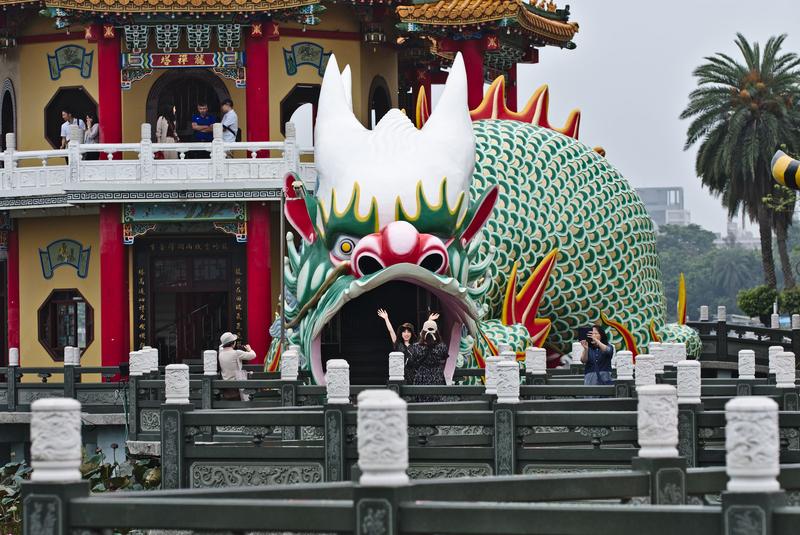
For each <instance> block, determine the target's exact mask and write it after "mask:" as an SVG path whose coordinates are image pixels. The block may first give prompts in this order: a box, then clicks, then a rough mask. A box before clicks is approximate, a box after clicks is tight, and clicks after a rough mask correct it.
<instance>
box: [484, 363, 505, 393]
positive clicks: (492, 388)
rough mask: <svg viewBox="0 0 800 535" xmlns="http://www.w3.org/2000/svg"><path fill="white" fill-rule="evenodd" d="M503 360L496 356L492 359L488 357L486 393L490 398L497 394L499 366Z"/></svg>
mask: <svg viewBox="0 0 800 535" xmlns="http://www.w3.org/2000/svg"><path fill="white" fill-rule="evenodd" d="M501 360H502V359H501V358H500V357H496V356H494V355H492V356H490V357H486V361H485V365H486V369H485V371H484V373H485V384H486V393H487V394H489V395H490V396H494V395H495V394H497V364H498V363H499V362H500V361H501Z"/></svg>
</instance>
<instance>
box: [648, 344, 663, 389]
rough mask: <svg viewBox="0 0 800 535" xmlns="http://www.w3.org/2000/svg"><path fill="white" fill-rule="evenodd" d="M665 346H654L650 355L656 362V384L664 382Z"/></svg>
mask: <svg viewBox="0 0 800 535" xmlns="http://www.w3.org/2000/svg"><path fill="white" fill-rule="evenodd" d="M664 353H665V351H664V346H663V345H661V344H658V345H654V346H653V347H651V348H650V354H651V355H652V356H653V361H654V362H655V374H656V383H657V384H660V383H662V382H664V358H665V356H664Z"/></svg>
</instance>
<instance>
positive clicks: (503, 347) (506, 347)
mask: <svg viewBox="0 0 800 535" xmlns="http://www.w3.org/2000/svg"><path fill="white" fill-rule="evenodd" d="M508 351H511V344H506V343H502V344H497V356H501V355H502V354H503V353H506V352H508Z"/></svg>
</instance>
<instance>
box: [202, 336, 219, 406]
mask: <svg viewBox="0 0 800 535" xmlns="http://www.w3.org/2000/svg"><path fill="white" fill-rule="evenodd" d="M216 378H217V352H216V350H214V349H206V350H205V351H203V378H202V379H201V381H200V399H201V401H202V405H201V406H202V407H203V408H204V409H212V408H214V394H213V393H214V388H213V387H214V379H216Z"/></svg>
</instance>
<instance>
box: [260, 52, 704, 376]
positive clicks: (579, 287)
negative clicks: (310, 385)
mask: <svg viewBox="0 0 800 535" xmlns="http://www.w3.org/2000/svg"><path fill="white" fill-rule="evenodd" d="M502 92H503V87H502V84H499V83H496V84H495V85H493V89H492V91H490V92H489V93H488V94H487V97H486V100H485V101H484V103H483V104H482V105H481V107H480V108H478V109H477V110H473V113H472V116H470V111H469V109H468V106H467V90H466V73H465V70H464V64H463V60H462V58H461V56H460V55H458V56H456V58H455V60H454V62H453V66H452V69H451V71H450V75H449V77H448V80H447V83H446V85H445V88H444V91H443V93H442V95H441V98H440V100H439V102H438V104H437V106H436V108H435V109H434V110H433V112H432V113H431V114H430V115H429V116H428V113H427V111H426V105H425V104H424V103H423V105H421V106H418V108H417V119H418V123H421V122H422V120H421V119H424V125H419V126H421V128H419V127H418V126H417V125H415V124H414V123H412V122H411V120H409V119H408V118H407V116H406V115H405V113H403V112H402V111H400V110H397V109H393V110H391V111H389V112H388V113H387V114H386V115H385V116H384V117H383V118H382V119H381V120H380V121H379V122H378V124H377V125H376V126H375V127H374V128H373V129H372V130H368V129H366V128H364V127H363V126H362V125H361V124H360V123H359V121H358V120H357V119H356V118H355V116H354V115H353V111H352V96H351V79H350V70H349V67H346V68H345V69H344V71H341V72H340V70H339V67H338V64H337V62H336V58H335V57H331V58H330V60H329V63H328V67H327V69H326V71H325V75H324V78H323V82H322V88H321V91H320V97H319V106H318V112H317V119H316V126H315V162H316V167H317V172H318V183H317V186H316V188H315V191H314V192H313V193H310V192H307V191H306V190H305V189H304V188H303V186H302V183H301V182H300V181H298V180H296V179H295V177H293V176H291V175H290V176H288V177H287V179H286V184H285V188H286V204H285V215H286V217H287V220H288V221H289V222H290V224H291V225H292V226H293V227H294V229H295V230H296V232H297V234H298V235H299V238H300V240H301V243H300V244H299V246H298V244H296V243H295V238H294V237H293V235H292V234H291V233H290V234H289V235H287V242H288V247H287V258H286V259H285V288H284V291H285V293H286V309H285V318H286V325H285V327H286V328H287V331H286V333H287V334H286V339H287V342H288V344H296V345H299V347H300V353H301V367H302V368H303V369H306V370H309V371H310V372H311V374H312V376H313V378H314V380H315V381H316V382H317V383H319V384H324V363H325V361H326V360H327V359H328V358H334V357H335V358H347V356H346V355H330V354H325V353H326V350H325V347H324V345H325V344H324V343H323V338H324V336H325V330H326V326H328V324H329V323H331V322H332V321H333V320H334V318H336V317H337V314H342V313H344V310H345V308H346V307H347V306H348V303H351V302H354V301H357V300H359V299H363V298H364V296H365V295H367V294H369V292H373V291H377V290H378V289H379V288H381V287H382V286H384V285H387V284H389V283H398V282H402V283H405V284H408V285H410V286H413V287H415V288H421V289H423V290H424V291H425V292H428V293H429V294H430V295H431V296H433V297H434V298H435V300H436V302H437V304H438V307H439V308H440V312H441V316H440V319H439V323H440V329H439V330H440V332H441V333H442V334H443V338H444V340H445V342H446V343H447V344H448V346H449V358H448V361H447V364H446V367H445V375H446V377H447V378H448V380H450V378H451V377H452V374H453V371H454V369H455V368H456V366H460V367H482V366H483V362H484V361H483V359H484V356H485V355H489V354H496V353H497V350H498V347H499V345H500V344H509V345H510V346H511V347H512V349H513V350H515V351H516V352H517V353H518V355H519V356H522V355H523V354H524V350H525V348H526V347H528V346H529V345H531V344H533V345H536V346H546V347H547V348H548V353H549V354H551V355H552V356H553V357H554V360H553V364H554V365H555V364H556V363H557V359H558V357H559V356H560V355H562V354H565V353H567V352H568V351H569V349H570V346H571V341H572V337H573V334H574V332H575V330H576V329H577V328H578V327H579V326H583V325H587V324H590V323H593V322H598V321H601V319H603V320H604V321H606V323H607V324H609V325H611V326H613V327H614V328H615V329H617V332H618V333H619V335H620V336H621V337H622V341H623V342H624V345H626V346H628V348H629V349H633V350H634V351H635V348H636V347H643V346H644V345H645V344H646V343H647V342H648V341H649V340H650V339H651V338H652V337H653V336H660V337H661V338H663V339H664V340H674V341H687V342H689V347H688V351H689V353H690V354H696V353H697V352H698V351H699V338H697V335H696V334H695V333H694V331H693V330H691V329H690V328H688V327H686V326H685V325H669V326H667V325H665V321H664V318H665V306H664V297H663V289H662V284H661V279H660V269H659V266H658V259H657V256H656V250H655V238H654V234H653V228H652V222H651V220H650V218H649V217H648V216H647V213H646V212H645V208H644V206H643V204H642V202H641V201H640V199H639V198H638V196H637V195H636V193H635V191H634V190H633V189H632V187H631V186H630V184H629V183H628V182H627V181H626V180H625V179H624V178H623V177H622V176H621V175H620V174H619V173H618V172H617V171H616V170H615V169H614V168H613V167H611V165H610V164H609V163H608V162H607V161H606V160H605V158H604V157H602V156H601V155H600V154H599V153H598V152H596V151H594V150H592V149H591V148H589V147H587V146H586V145H584V144H582V143H580V142H579V141H577V140H576V139H575V138H574V136H576V135H577V129H578V124H579V118H580V116H579V115H575V114H573V115H572V116H571V117H570V120H569V121H568V125H567V126H566V127H565V129H564V130H563V132H559V131H556V130H555V129H552V128H550V127H549V124H548V123H547V119H546V108H547V102H546V98H547V94H546V91H544V92H543V91H539V92H537V94H536V95H534V99H532V102H531V103H530V104H529V105H528V106H527V107H526V109H525V110H524V111H523V112H521V113H519V114H516V115H514V113H515V112H509V111H508V110H506V108H505V100H504V95H503V94H502ZM498 93H499V95H500V96H499V97H498ZM542 99H545V100H544V105H543V106H544V113H542ZM420 109H422V110H423V113H420ZM368 320H372V321H374V317H370V318H365V319H364V321H368ZM279 329H280V325H279V324H278V323H277V322H276V324H274V325H273V328H272V329H271V332H272V334H273V336H274V337H275V339H274V341H273V344H272V346H271V347H270V354H269V355H268V359H267V366H268V368H269V369H272V370H274V369H277V367H278V363H279V360H280V353H281V347H280V342H279V340H278V339H277V334H278V333H279ZM657 330H660V331H661V333H660V335H658V334H656V333H655V331H657ZM651 333H652V334H651ZM374 359H375V360H380V361H381V362H384V361H386V360H387V359H386V355H385V354H375V355H374ZM351 366H352V364H351ZM351 373H352V368H351Z"/></svg>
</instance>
